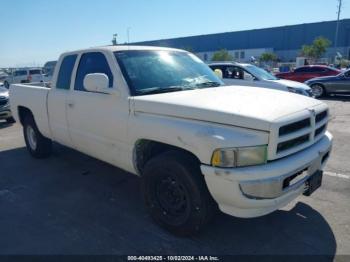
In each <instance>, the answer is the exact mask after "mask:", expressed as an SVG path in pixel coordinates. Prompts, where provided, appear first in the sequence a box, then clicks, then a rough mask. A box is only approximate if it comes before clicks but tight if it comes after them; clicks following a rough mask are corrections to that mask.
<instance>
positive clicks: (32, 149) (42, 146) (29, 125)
mask: <svg viewBox="0 0 350 262" xmlns="http://www.w3.org/2000/svg"><path fill="white" fill-rule="evenodd" d="M23 135H24V140H25V143H26V146H27V149H28V151H29V153H30V154H31V155H32V156H33V157H34V158H39V159H40V158H47V157H49V156H50V155H51V152H52V141H51V140H50V139H48V138H46V137H44V136H43V135H42V134H41V133H40V131H39V129H38V127H37V126H36V124H35V121H34V118H33V116H32V115H29V114H28V115H27V116H25V119H24V121H23Z"/></svg>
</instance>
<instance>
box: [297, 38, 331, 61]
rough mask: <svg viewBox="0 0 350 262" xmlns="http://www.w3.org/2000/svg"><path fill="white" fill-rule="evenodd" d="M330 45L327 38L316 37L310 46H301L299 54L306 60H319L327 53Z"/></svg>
mask: <svg viewBox="0 0 350 262" xmlns="http://www.w3.org/2000/svg"><path fill="white" fill-rule="evenodd" d="M331 44H332V42H331V41H329V40H328V39H327V38H325V37H323V36H320V37H317V38H316V39H315V40H314V42H313V43H312V44H311V45H303V47H302V49H301V54H302V55H303V56H306V57H308V58H312V59H319V58H321V57H322V56H323V55H324V54H325V53H326V51H327V48H328V47H329V46H330V45H331Z"/></svg>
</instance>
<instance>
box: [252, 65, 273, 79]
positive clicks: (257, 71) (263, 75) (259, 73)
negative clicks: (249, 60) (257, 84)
mask: <svg viewBox="0 0 350 262" xmlns="http://www.w3.org/2000/svg"><path fill="white" fill-rule="evenodd" d="M246 68H247V70H248V71H249V72H250V73H251V74H253V75H254V76H255V77H257V78H258V79H260V80H278V78H277V77H275V76H273V75H272V74H270V73H269V72H267V71H266V70H264V69H262V68H260V67H257V66H254V65H248V66H246Z"/></svg>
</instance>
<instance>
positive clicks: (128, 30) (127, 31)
mask: <svg viewBox="0 0 350 262" xmlns="http://www.w3.org/2000/svg"><path fill="white" fill-rule="evenodd" d="M130 29H131V27H128V28H127V29H126V35H127V38H128V44H130Z"/></svg>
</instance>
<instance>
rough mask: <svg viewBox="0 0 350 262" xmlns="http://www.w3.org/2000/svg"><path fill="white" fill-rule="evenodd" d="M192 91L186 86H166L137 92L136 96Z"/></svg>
mask: <svg viewBox="0 0 350 262" xmlns="http://www.w3.org/2000/svg"><path fill="white" fill-rule="evenodd" d="M189 89H193V88H191V87H187V86H168V87H151V88H146V89H141V90H137V91H136V94H137V95H151V94H161V93H168V92H178V91H183V90H189Z"/></svg>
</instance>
